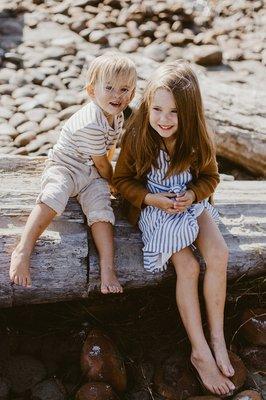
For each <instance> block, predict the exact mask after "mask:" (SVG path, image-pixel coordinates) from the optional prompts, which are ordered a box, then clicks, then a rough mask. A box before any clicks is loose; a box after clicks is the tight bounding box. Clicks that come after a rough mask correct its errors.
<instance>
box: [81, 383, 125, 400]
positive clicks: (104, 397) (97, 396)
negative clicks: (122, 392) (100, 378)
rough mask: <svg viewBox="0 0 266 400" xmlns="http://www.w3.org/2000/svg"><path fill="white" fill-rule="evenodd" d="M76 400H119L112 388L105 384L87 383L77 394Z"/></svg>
mask: <svg viewBox="0 0 266 400" xmlns="http://www.w3.org/2000/svg"><path fill="white" fill-rule="evenodd" d="M75 399H76V400H118V397H117V395H116V394H115V393H114V391H113V389H112V387H111V386H110V385H108V384H107V383H104V382H92V383H86V384H85V385H84V386H82V387H81V388H80V389H79V391H78V392H77V394H76V398H75Z"/></svg>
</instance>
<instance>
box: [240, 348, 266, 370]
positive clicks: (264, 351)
mask: <svg viewBox="0 0 266 400" xmlns="http://www.w3.org/2000/svg"><path fill="white" fill-rule="evenodd" d="M241 357H242V358H243V359H244V361H245V362H246V363H247V364H248V365H251V366H252V367H253V368H255V369H256V370H257V371H260V372H262V373H263V374H266V347H265V346H264V347H255V346H254V347H246V348H245V349H243V350H242V351H241Z"/></svg>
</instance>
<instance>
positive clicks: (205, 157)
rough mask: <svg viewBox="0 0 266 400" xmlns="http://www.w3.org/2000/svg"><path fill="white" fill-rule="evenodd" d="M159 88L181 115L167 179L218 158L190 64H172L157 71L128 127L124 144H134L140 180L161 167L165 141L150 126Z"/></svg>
mask: <svg viewBox="0 0 266 400" xmlns="http://www.w3.org/2000/svg"><path fill="white" fill-rule="evenodd" d="M159 88H163V89H166V90H169V91H170V92H171V93H172V94H173V96H174V99H175V103H176V107H177V114H178V128H177V131H176V132H175V134H174V135H175V136H176V140H175V145H174V149H173V152H172V154H171V157H170V165H169V170H168V173H167V176H169V175H170V174H171V173H179V172H182V171H184V170H186V169H187V168H189V167H190V166H194V167H196V169H200V168H202V167H204V166H205V165H207V164H208V163H209V162H210V160H211V158H212V157H213V155H214V154H215V152H214V145H213V143H212V140H211V137H210V135H209V133H208V130H207V126H206V121H205V116H204V110H203V104H202V99H201V93H200V88H199V84H198V80H197V77H196V75H195V74H194V72H193V71H192V69H191V67H190V66H189V64H188V63H187V62H185V61H183V60H177V61H174V62H170V63H167V64H164V65H162V66H161V67H159V68H158V69H157V70H156V71H155V73H154V75H153V77H152V78H151V79H150V81H149V82H148V84H147V87H146V89H145V91H144V93H143V97H142V101H141V103H140V106H139V108H138V109H137V110H136V112H135V113H134V114H133V115H132V116H131V118H130V119H129V122H128V124H127V127H126V133H125V136H124V140H129V141H130V146H131V147H132V149H133V151H134V157H135V163H136V170H137V174H138V176H139V177H144V176H145V175H146V174H147V172H148V171H149V170H150V168H151V165H153V166H155V167H158V165H157V158H158V154H159V150H160V147H161V145H162V138H161V137H160V135H159V134H158V133H157V132H156V131H155V130H154V129H153V128H152V127H151V125H150V123H149V110H150V105H151V101H152V99H153V96H154V94H155V92H156V90H157V89H159Z"/></svg>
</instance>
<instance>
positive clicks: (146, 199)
mask: <svg viewBox="0 0 266 400" xmlns="http://www.w3.org/2000/svg"><path fill="white" fill-rule="evenodd" d="M152 199H153V194H152V193H147V194H146V196H145V197H144V200H143V203H144V204H145V205H146V206H152Z"/></svg>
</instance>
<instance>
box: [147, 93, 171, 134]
mask: <svg viewBox="0 0 266 400" xmlns="http://www.w3.org/2000/svg"><path fill="white" fill-rule="evenodd" d="M149 121H150V125H151V126H152V127H153V129H155V130H156V132H158V133H159V135H160V136H162V137H163V138H170V137H171V136H172V135H173V134H174V133H175V132H176V131H177V127H178V117H177V109H176V104H175V99H174V96H173V94H172V92H170V90H167V89H164V88H159V89H157V90H156V91H155V93H154V96H153V99H152V101H151V105H150V114H149Z"/></svg>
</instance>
